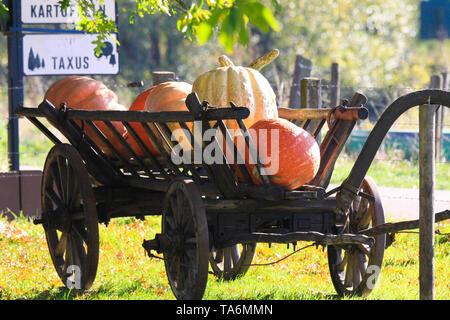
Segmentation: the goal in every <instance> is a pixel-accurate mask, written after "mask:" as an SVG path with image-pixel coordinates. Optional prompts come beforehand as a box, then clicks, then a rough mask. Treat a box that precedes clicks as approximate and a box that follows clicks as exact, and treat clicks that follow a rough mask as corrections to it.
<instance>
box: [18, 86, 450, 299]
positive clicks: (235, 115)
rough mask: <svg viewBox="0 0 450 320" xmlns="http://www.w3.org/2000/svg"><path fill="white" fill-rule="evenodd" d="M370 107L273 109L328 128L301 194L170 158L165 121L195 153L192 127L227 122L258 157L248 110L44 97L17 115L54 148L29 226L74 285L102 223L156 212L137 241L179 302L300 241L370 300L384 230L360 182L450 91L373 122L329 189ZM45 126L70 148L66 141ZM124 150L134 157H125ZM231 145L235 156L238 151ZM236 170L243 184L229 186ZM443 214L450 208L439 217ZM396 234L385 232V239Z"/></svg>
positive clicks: (351, 290)
mask: <svg viewBox="0 0 450 320" xmlns="http://www.w3.org/2000/svg"><path fill="white" fill-rule="evenodd" d="M365 103H366V97H365V96H364V95H362V94H359V93H356V94H355V95H354V96H353V98H352V99H351V100H350V101H349V102H348V101H344V102H343V104H342V105H340V106H338V107H336V108H332V109H320V110H310V109H301V110H291V109H283V108H280V109H279V114H280V117H283V118H286V119H289V120H291V121H298V122H297V123H299V125H300V126H303V127H305V128H306V127H307V126H309V125H310V123H311V122H312V121H314V123H315V126H314V129H313V130H312V131H311V133H312V134H313V135H314V136H317V135H318V134H319V132H320V130H321V129H322V127H323V126H324V125H325V124H326V125H328V126H329V130H328V133H327V134H326V136H325V137H324V139H323V140H322V142H321V144H320V152H321V164H320V169H319V171H318V173H317V175H316V177H315V178H314V179H313V180H312V181H311V182H310V183H308V184H307V185H304V186H302V187H300V188H298V189H296V190H286V189H284V188H282V187H277V186H274V185H272V184H271V181H270V177H268V176H264V175H263V176H262V184H260V185H256V184H254V183H253V182H252V180H251V179H250V176H249V173H248V172H247V168H246V166H245V165H243V164H239V165H238V166H237V167H234V168H232V167H231V166H230V165H229V164H228V162H227V158H226V157H225V155H224V154H223V152H222V154H220V155H219V158H221V159H223V163H222V164H218V163H212V164H208V163H205V161H202V162H201V163H197V164H181V165H179V164H178V165H176V164H174V162H173V161H172V158H171V153H172V152H173V148H174V142H173V141H172V140H171V134H172V132H171V130H170V126H169V124H170V123H178V124H179V125H180V127H181V128H183V129H185V130H186V131H185V132H188V135H189V137H188V140H190V142H191V143H192V145H193V146H194V147H195V143H197V142H196V141H197V140H196V139H194V136H193V133H192V130H191V127H192V126H191V125H190V124H191V123H193V122H195V121H197V122H201V124H202V128H203V130H207V129H210V128H213V129H215V130H217V132H219V133H220V134H221V135H222V137H229V136H230V133H229V130H228V128H227V126H226V125H225V121H226V120H227V121H232V122H233V123H236V124H237V127H238V128H239V129H240V130H241V131H242V134H243V135H244V136H245V137H246V139H245V143H246V146H247V147H248V148H249V149H250V150H254V148H255V146H254V143H253V141H252V139H251V137H250V136H249V135H248V131H247V128H246V126H245V124H244V122H243V119H245V118H246V117H248V115H249V111H248V109H247V108H245V107H236V106H234V105H231V107H230V108H219V109H217V108H213V107H210V106H208V104H207V103H201V102H200V101H199V100H198V98H197V96H196V94H195V93H192V94H190V95H189V96H188V97H187V100H186V105H187V107H188V109H189V111H177V112H158V113H150V112H140V111H82V110H72V109H66V108H65V107H64V105H62V106H59V108H55V107H54V106H53V105H52V104H51V103H49V102H48V101H43V102H42V103H41V104H40V105H39V107H38V108H22V107H20V108H18V109H17V111H16V114H17V115H19V116H25V117H27V118H28V119H29V120H30V121H31V122H32V123H33V124H34V125H36V126H37V127H38V128H39V129H40V130H41V131H42V132H43V133H44V134H45V135H46V136H47V137H48V138H49V139H50V140H51V141H53V142H54V143H55V146H54V147H53V148H52V149H51V150H50V152H49V153H48V156H47V159H46V162H45V166H44V170H43V180H42V217H41V218H39V219H36V220H35V223H41V224H42V225H43V227H44V230H45V234H46V238H47V243H48V247H49V251H50V255H51V258H52V261H53V264H54V266H55V268H56V271H57V273H58V275H59V276H60V278H61V280H62V281H63V283H64V284H67V279H68V277H69V276H71V275H72V273H73V266H77V268H78V269H79V270H80V273H81V281H80V287H81V288H82V289H88V288H90V287H91V285H92V284H93V282H94V279H95V275H96V271H97V265H98V258H99V231H98V223H99V222H101V223H105V224H107V223H108V221H109V220H110V219H113V218H117V217H126V216H134V217H138V218H140V217H144V216H146V215H161V217H162V222H161V232H160V233H158V234H157V235H156V236H155V238H154V239H151V240H144V242H143V247H144V248H145V250H146V251H147V252H148V254H149V255H150V256H152V255H153V252H157V253H159V254H162V257H163V259H164V263H165V268H166V273H167V277H168V280H169V283H170V286H171V288H172V291H173V293H174V295H175V297H176V298H177V299H201V298H202V296H203V293H204V290H205V287H206V284H207V278H208V270H209V265H211V268H212V270H213V272H214V274H215V275H216V276H217V277H222V278H223V279H226V280H228V279H234V278H236V277H237V276H239V275H243V274H244V273H245V272H246V271H247V270H248V268H249V266H250V265H251V261H252V258H253V256H254V254H255V248H256V244H257V243H259V242H264V243H294V244H295V243H296V242H297V241H310V242H313V243H316V244H318V245H322V246H326V247H327V253H328V262H329V269H330V274H331V278H332V281H333V284H334V287H335V289H336V291H337V292H338V293H339V294H357V295H368V294H369V293H370V292H371V290H372V289H373V285H368V280H369V278H370V276H371V275H372V274H373V273H372V272H368V268H369V267H370V266H376V267H378V268H381V266H382V261H383V254H384V250H385V247H386V245H387V243H386V233H387V232H388V231H386V230H387V229H386V224H385V220H384V219H385V218H384V213H383V207H382V203H381V199H380V195H379V193H378V191H377V187H376V185H375V183H374V181H373V180H372V179H371V178H370V177H366V173H367V170H368V168H369V166H370V164H371V162H372V160H373V158H374V156H375V153H376V151H377V150H378V148H379V146H380V144H381V141H382V140H383V138H384V136H385V135H386V133H387V131H388V130H389V128H390V126H391V125H392V123H393V122H394V121H395V120H396V119H397V118H398V117H399V116H400V115H401V114H402V113H403V112H404V111H406V110H407V109H409V108H411V107H413V106H416V105H421V104H425V103H431V104H441V105H446V106H450V93H448V92H443V91H439V90H424V91H419V92H415V93H412V94H409V95H407V96H404V97H402V98H400V99H398V100H397V101H395V102H394V103H393V104H392V105H391V106H390V107H388V108H387V110H386V111H385V113H384V114H383V115H382V117H381V119H380V120H379V121H378V123H377V124H376V126H375V128H374V129H373V131H372V133H371V134H370V136H369V138H368V140H367V142H366V144H365V146H364V148H363V150H362V151H361V153H360V155H359V157H358V159H357V160H356V162H355V165H354V167H353V169H352V171H351V173H350V175H349V177H348V178H347V179H346V180H345V181H344V182H343V183H342V184H341V185H340V186H339V187H338V188H335V189H333V190H329V191H327V188H328V184H329V181H330V178H331V174H332V172H333V168H334V164H335V161H336V159H337V158H338V156H339V154H340V152H341V151H342V148H343V146H344V144H345V142H346V140H347V138H348V137H349V135H350V133H351V131H352V129H353V127H354V125H355V123H356V121H358V120H361V119H366V118H367V116H368V111H367V109H365V108H364V107H363V105H364V104H365ZM40 118H45V119H46V120H47V121H48V122H49V123H50V124H51V126H53V127H55V128H56V129H58V130H59V131H60V132H61V133H62V134H63V135H64V136H65V137H66V138H67V140H68V141H69V143H70V144H65V143H62V142H61V141H60V140H59V139H58V138H57V137H56V136H55V135H54V134H53V133H52V132H51V131H50V130H49V129H48V127H47V126H46V125H44V123H45V122H42V121H41V120H40ZM116 122H121V123H122V124H123V125H124V126H125V127H126V128H127V130H128V132H129V134H130V137H129V139H134V141H135V142H136V143H137V145H139V147H140V148H141V149H142V150H141V151H143V152H144V154H145V157H143V156H139V155H138V154H136V153H135V152H134V150H133V148H131V147H130V143H129V140H125V139H124V138H123V137H122V135H121V134H119V133H118V132H117V130H116V128H115V126H114V123H116ZM138 123H139V125H140V126H142V128H143V129H144V130H145V132H146V134H148V137H149V138H150V139H151V140H152V141H153V142H154V144H155V145H157V146H158V147H159V149H160V151H161V155H160V156H158V157H156V156H155V155H154V154H152V152H151V151H150V150H149V148H148V147H147V145H146V144H145V143H144V142H143V139H142V137H141V136H140V135H139V134H137V133H136V130H135V128H136V125H137V124H138ZM228 123H229V122H228ZM88 128H90V129H89V130H90V131H88ZM99 128H105V129H107V130H109V132H108V133H109V134H110V135H111V134H113V136H114V137H115V138H117V141H118V144H115V145H113V143H111V141H110V140H108V139H107V138H106V133H105V132H102V131H101V130H100V129H99ZM88 132H89V134H88ZM94 141H101V142H102V144H103V145H104V146H106V148H107V149H108V150H109V152H108V154H111V155H112V156H106V154H105V152H103V151H104V149H103V150H102V149H101V148H100V147H99V145H97V144H96V143H95V142H94ZM229 141H233V140H232V139H230V140H229ZM211 143H217V140H216V138H212V139H211V141H209V142H204V143H203V145H202V146H200V147H201V148H202V149H201V150H204V148H206V147H207V146H208V145H210V144H211ZM222 146H223V145H222ZM119 147H120V148H122V149H125V150H127V152H129V153H130V154H131V155H132V157H124V156H123V153H122V152H121V151H120V150H119ZM197 147H198V146H197ZM228 147H230V148H232V149H234V150H235V151H236V148H237V147H236V146H235V145H234V144H233V143H231V145H229V146H228ZM237 154H238V153H236V152H235V153H234V155H235V159H234V160H237V158H236V157H237ZM235 163H239V162H238V161H236V162H235ZM256 168H257V170H259V172H260V173H261V170H262V169H263V168H264V166H263V165H262V164H261V163H260V162H259V161H258V163H257V164H256ZM236 170H240V171H241V174H242V176H243V177H244V179H245V182H237V181H236V179H235V178H234V173H235V171H236ZM445 218H448V211H446V212H444V215H443V216H442V217H441V216H440V217H437V218H436V221H438V220H439V219H445ZM412 225H413V224H410V225H408V226H405V225H401V226H399V227H397V229H399V228H406V227H411V226H412ZM413 227H414V226H413ZM415 227H417V226H415ZM397 229H396V227H395V226H394V228H392V226H391V228H390V229H389V231H395V230H397ZM373 280H374V279H373V277H372V278H371V284H373Z"/></svg>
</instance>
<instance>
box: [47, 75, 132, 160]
mask: <svg viewBox="0 0 450 320" xmlns="http://www.w3.org/2000/svg"><path fill="white" fill-rule="evenodd" d="M44 98H45V99H46V100H48V101H50V102H51V103H52V104H53V105H54V106H55V107H56V108H57V109H60V108H61V104H62V103H65V105H66V107H67V108H72V109H79V110H122V111H126V110H127V109H126V108H125V107H124V106H122V105H121V104H119V102H118V98H117V95H116V94H115V93H114V91H112V90H110V89H108V88H107V87H106V86H105V85H104V84H103V83H102V82H101V81H97V80H94V79H92V78H89V77H83V76H68V77H65V78H62V79H60V80H58V81H56V82H55V83H54V84H52V85H51V86H50V88H48V90H47V92H46V93H45V96H44ZM77 122H78V121H77ZM94 124H95V125H96V126H97V127H98V129H99V130H100V131H101V132H102V133H103V135H104V136H105V137H106V138H107V139H108V140H109V141H110V142H111V143H112V144H113V145H114V146H116V147H117V149H118V150H119V152H121V153H124V152H125V150H124V149H125V148H124V147H122V144H121V143H120V142H119V139H118V138H117V137H116V135H115V134H114V133H113V132H111V130H110V129H109V128H108V127H107V126H106V125H105V124H104V123H103V122H100V121H94ZM111 124H112V125H113V126H114V128H115V129H116V130H117V132H118V133H119V134H120V135H122V136H125V135H126V133H127V129H126V128H125V127H124V125H123V124H122V123H121V122H116V121H113V122H111ZM78 125H80V126H81V124H80V123H78ZM85 130H86V133H87V135H88V136H89V137H91V138H92V139H93V141H94V142H95V143H96V144H97V145H98V146H99V147H100V149H102V151H103V152H104V153H105V154H106V155H107V156H114V155H113V154H112V151H111V150H110V149H109V148H108V147H107V145H106V143H105V142H104V141H103V139H102V138H100V137H99V136H98V135H97V134H96V133H95V132H94V129H93V128H91V127H89V126H87V127H86V128H85Z"/></svg>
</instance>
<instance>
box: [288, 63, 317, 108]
mask: <svg viewBox="0 0 450 320" xmlns="http://www.w3.org/2000/svg"><path fill="white" fill-rule="evenodd" d="M311 69H312V61H311V60H309V59H306V58H304V57H302V56H301V55H296V57H295V68H294V75H293V78H292V84H291V91H290V94H289V104H288V106H289V108H292V109H299V108H300V95H301V93H300V80H302V79H303V78H306V77H309V76H311Z"/></svg>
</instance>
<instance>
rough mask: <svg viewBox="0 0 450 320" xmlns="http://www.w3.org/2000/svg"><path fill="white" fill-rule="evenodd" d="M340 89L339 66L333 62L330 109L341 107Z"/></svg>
mask: <svg viewBox="0 0 450 320" xmlns="http://www.w3.org/2000/svg"><path fill="white" fill-rule="evenodd" d="M340 91H341V90H340V87H339V64H338V63H336V62H333V63H332V64H331V81H330V108H334V107H336V106H337V105H339V99H340V94H341V92H340Z"/></svg>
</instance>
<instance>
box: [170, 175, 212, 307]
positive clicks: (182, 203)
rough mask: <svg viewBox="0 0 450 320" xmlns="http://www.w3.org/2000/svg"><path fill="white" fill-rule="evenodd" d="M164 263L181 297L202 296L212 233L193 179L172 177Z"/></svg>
mask: <svg viewBox="0 0 450 320" xmlns="http://www.w3.org/2000/svg"><path fill="white" fill-rule="evenodd" d="M162 235H163V236H164V237H165V238H166V239H167V240H168V243H170V244H171V245H170V248H169V249H167V250H165V252H164V264H165V269H166V273H167V278H168V279H169V283H170V287H171V288H172V291H173V293H174V295H175V297H176V298H177V299H179V300H191V299H195V300H196V299H201V298H202V296H203V293H204V291H205V288H206V282H207V280H208V257H209V236H208V224H207V221H206V214H205V208H204V206H203V202H202V198H201V196H200V194H199V192H198V190H197V187H196V186H195V184H194V182H193V181H192V180H191V179H187V178H177V179H174V180H173V181H172V183H171V184H170V186H169V189H168V191H167V194H166V197H165V199H164V211H163V215H162Z"/></svg>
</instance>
